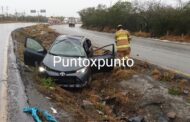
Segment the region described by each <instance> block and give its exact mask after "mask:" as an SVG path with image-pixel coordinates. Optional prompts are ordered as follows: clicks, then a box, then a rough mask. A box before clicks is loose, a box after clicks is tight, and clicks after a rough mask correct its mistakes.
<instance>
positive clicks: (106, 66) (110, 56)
mask: <svg viewBox="0 0 190 122" xmlns="http://www.w3.org/2000/svg"><path fill="white" fill-rule="evenodd" d="M95 48H96V49H94V51H93V52H94V53H93V58H92V59H93V60H94V63H95V64H96V66H94V65H93V66H92V72H94V73H96V72H109V71H111V70H113V69H114V59H115V46H114V44H109V45H105V46H103V47H100V48H97V47H95Z"/></svg>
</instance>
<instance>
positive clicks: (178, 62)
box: [51, 25, 190, 76]
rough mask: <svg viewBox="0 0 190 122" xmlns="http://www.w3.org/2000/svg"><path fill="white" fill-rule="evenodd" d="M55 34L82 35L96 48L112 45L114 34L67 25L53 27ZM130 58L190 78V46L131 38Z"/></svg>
mask: <svg viewBox="0 0 190 122" xmlns="http://www.w3.org/2000/svg"><path fill="white" fill-rule="evenodd" d="M51 28H53V29H55V30H56V31H57V32H59V33H62V34H69V35H83V36H86V37H88V38H89V39H91V40H92V42H93V43H94V44H95V45H97V46H102V45H105V44H110V43H114V34H111V33H103V32H97V31H91V30H86V29H82V28H80V25H77V26H76V27H75V28H70V27H68V25H54V26H51ZM131 48H132V52H131V56H132V57H133V58H136V59H140V60H143V61H147V62H149V63H152V64H156V65H158V66H161V67H163V68H167V69H170V70H174V71H175V72H178V73H182V74H185V75H188V76H190V44H180V43H174V42H168V41H161V40H158V39H151V38H140V37H132V42H131Z"/></svg>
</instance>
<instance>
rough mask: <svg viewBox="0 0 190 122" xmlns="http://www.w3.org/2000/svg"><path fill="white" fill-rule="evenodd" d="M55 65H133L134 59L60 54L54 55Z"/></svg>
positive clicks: (99, 66)
mask: <svg viewBox="0 0 190 122" xmlns="http://www.w3.org/2000/svg"><path fill="white" fill-rule="evenodd" d="M53 64H54V67H56V66H63V67H89V66H90V67H97V68H98V69H100V68H101V67H104V66H107V67H133V66H134V60H133V59H131V58H124V57H123V58H122V59H118V58H116V59H101V58H100V59H95V58H90V59H88V58H81V57H78V58H63V57H60V56H54V58H53Z"/></svg>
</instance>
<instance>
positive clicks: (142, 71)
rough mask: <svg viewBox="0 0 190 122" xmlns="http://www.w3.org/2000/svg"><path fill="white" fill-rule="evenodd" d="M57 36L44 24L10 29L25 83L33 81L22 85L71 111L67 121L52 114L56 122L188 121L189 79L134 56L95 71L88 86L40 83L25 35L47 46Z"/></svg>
mask: <svg viewBox="0 0 190 122" xmlns="http://www.w3.org/2000/svg"><path fill="white" fill-rule="evenodd" d="M58 35H59V34H58V33H55V32H54V31H53V30H51V29H49V28H48V25H37V26H31V27H27V28H22V29H18V30H16V31H14V32H13V34H12V36H13V39H14V40H15V41H14V43H15V54H16V57H17V59H18V60H17V63H18V65H19V66H20V69H21V70H20V72H21V76H22V79H23V82H26V79H28V80H27V82H31V83H24V84H25V85H27V84H33V87H32V88H31V89H30V90H32V89H37V90H38V91H39V92H40V93H41V94H43V95H44V99H45V98H49V99H50V100H51V101H52V102H54V103H55V104H56V105H57V106H58V107H59V108H60V111H58V113H59V112H61V110H64V111H66V112H67V113H69V116H70V118H72V119H69V120H68V119H66V118H64V117H63V116H56V118H57V119H58V120H59V121H60V122H68V121H71V122H141V121H140V120H143V119H144V121H145V122H189V121H190V93H189V92H190V82H189V81H190V79H189V78H187V77H185V76H182V75H179V74H175V73H173V72H170V71H167V70H164V69H161V68H159V67H156V66H153V65H150V64H147V63H146V62H141V61H138V60H135V66H134V67H133V68H129V69H127V70H122V69H120V68H115V69H114V70H113V71H111V72H108V73H98V74H95V75H93V80H92V83H91V84H90V86H89V87H86V88H83V89H64V88H61V87H60V86H57V85H56V84H55V85H52V86H47V85H44V84H43V83H42V80H41V77H39V76H38V75H37V73H36V70H35V68H32V67H27V66H25V65H24V64H23V49H24V38H25V37H26V36H32V37H35V38H37V39H38V40H41V43H42V44H43V45H44V46H45V47H46V48H48V47H49V46H50V44H51V43H52V42H53V41H54V39H55V38H56V37H57V36H58ZM27 88H28V87H26V92H27ZM28 92H29V91H28ZM29 103H30V100H29ZM142 118H143V119H142Z"/></svg>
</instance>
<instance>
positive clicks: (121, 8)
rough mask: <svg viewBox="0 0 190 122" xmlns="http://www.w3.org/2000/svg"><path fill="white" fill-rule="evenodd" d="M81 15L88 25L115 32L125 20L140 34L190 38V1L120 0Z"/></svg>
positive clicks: (86, 26)
mask: <svg viewBox="0 0 190 122" xmlns="http://www.w3.org/2000/svg"><path fill="white" fill-rule="evenodd" d="M79 15H80V17H81V20H82V22H83V27H85V28H88V29H94V30H99V31H106V32H114V31H115V30H114V29H115V28H116V27H117V25H118V24H122V25H123V26H124V27H125V28H127V29H128V30H129V31H130V32H131V33H132V34H134V35H136V36H143V37H161V39H171V40H174V41H186V42H190V24H189V22H190V2H188V3H181V2H179V5H178V6H169V5H164V4H162V3H160V2H155V1H148V2H145V3H143V4H141V2H138V1H135V2H132V3H131V2H126V1H121V0H119V1H118V2H117V3H115V4H114V5H112V6H110V7H107V6H105V5H98V6H97V7H90V8H86V9H83V10H81V11H80V12H79Z"/></svg>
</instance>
